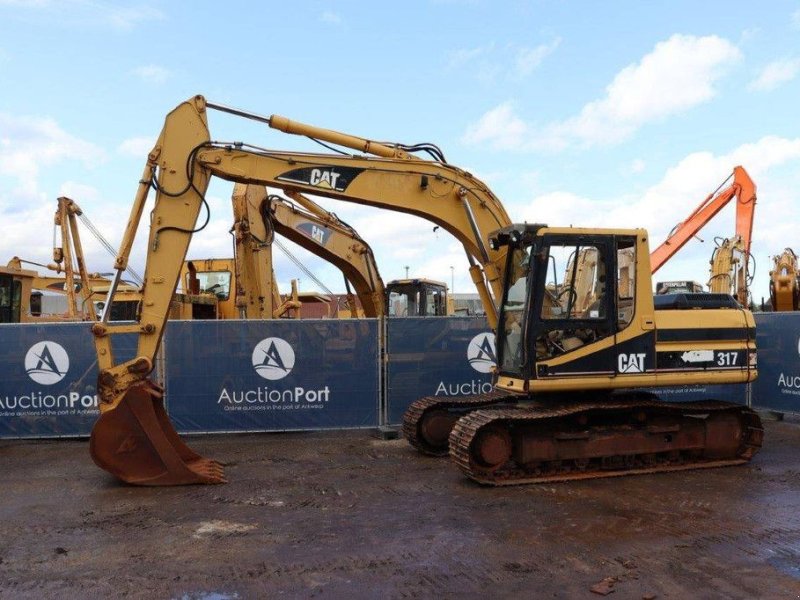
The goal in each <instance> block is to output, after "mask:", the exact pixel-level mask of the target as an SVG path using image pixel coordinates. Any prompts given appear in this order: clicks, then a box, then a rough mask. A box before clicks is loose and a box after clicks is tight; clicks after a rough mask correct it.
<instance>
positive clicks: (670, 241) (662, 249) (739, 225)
mask: <svg viewBox="0 0 800 600" xmlns="http://www.w3.org/2000/svg"><path fill="white" fill-rule="evenodd" d="M731 179H732V180H733V181H732V182H731V183H730V185H727V186H726V184H728V182H729V181H731ZM725 186H726V187H725ZM733 198H736V235H737V236H741V239H742V242H743V246H744V250H745V254H746V255H749V254H750V241H751V238H752V235H753V215H754V213H755V208H756V184H755V183H753V180H752V179H750V176H749V175H748V174H747V171H745V170H744V167H742V166H737V167H734V169H733V173H731V175H730V176H729V177H728V178H727V179H726V180H725V181H723V182H722V184H720V186H719V187H718V188H717V189H716V190H714V191H713V192H712V193H711V194H709V195H708V196H707V197H706V199H705V200H703V201H702V202H701V203H700V205H699V206H698V207H697V208H696V209H695V210H694V211H693V212H692V214H690V215H689V216H688V217H687V218H686V219H685V220H684V221H683V222H681V223H679V224H678V225H677V226H676V227H675V229H673V230H672V232H671V233H670V234H669V236H668V237H667V239H666V240H665V241H664V243H662V244H661V245H660V246H659V247H658V248H656V249H655V250H653V252H651V253H650V266H651V269H652V272H653V273H655V272H656V271H658V270H659V269H660V268H661V267H662V266H663V265H664V263H665V262H667V261H668V260H669V259H670V258H671V257H672V255H673V254H675V253H676V252H677V251H678V250H680V249H681V248H683V246H684V245H685V244H686V242H688V241H689V240H690V239H692V238H693V237H694V236H695V235H697V233H698V232H699V231H700V230H701V229H702V228H703V227H705V225H706V224H707V223H708V222H709V221H710V220H711V219H713V218H714V216H715V215H716V214H717V213H718V212H719V211H720V210H722V209H723V208H724V207H725V206H726V205H727V204H728V202H730V201H731V200H732V199H733Z"/></svg>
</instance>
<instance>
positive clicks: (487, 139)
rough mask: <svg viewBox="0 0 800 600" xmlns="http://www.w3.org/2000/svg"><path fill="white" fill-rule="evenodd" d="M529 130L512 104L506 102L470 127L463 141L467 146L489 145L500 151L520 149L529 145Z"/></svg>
mask: <svg viewBox="0 0 800 600" xmlns="http://www.w3.org/2000/svg"><path fill="white" fill-rule="evenodd" d="M529 129H530V128H529V127H528V125H527V124H526V123H525V122H524V121H523V120H522V119H520V118H519V117H518V116H517V115H516V114H514V108H513V106H512V104H511V102H504V103H503V104H500V105H499V106H496V107H495V108H493V109H492V110H490V111H489V112H487V113H486V114H484V115H483V116H482V117H481V118H480V119H479V120H478V122H477V123H474V124H472V125H470V126H469V127H468V128H467V131H466V133H465V134H464V136H463V138H462V140H463V141H464V142H466V143H467V144H483V143H489V144H490V145H491V146H492V147H493V148H495V149H498V150H511V149H518V148H520V147H524V146H525V145H526V144H527V139H528V134H529Z"/></svg>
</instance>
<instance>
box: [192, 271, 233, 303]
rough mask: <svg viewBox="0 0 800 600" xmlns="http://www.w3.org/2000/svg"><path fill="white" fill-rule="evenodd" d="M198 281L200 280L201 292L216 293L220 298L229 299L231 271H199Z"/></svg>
mask: <svg viewBox="0 0 800 600" xmlns="http://www.w3.org/2000/svg"><path fill="white" fill-rule="evenodd" d="M197 281H199V282H200V292H201V293H203V292H207V293H210V294H214V295H216V296H217V298H219V299H220V300H227V299H228V296H229V295H230V292H231V272H230V271H203V272H200V271H198V272H197Z"/></svg>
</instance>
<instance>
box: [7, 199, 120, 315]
mask: <svg viewBox="0 0 800 600" xmlns="http://www.w3.org/2000/svg"><path fill="white" fill-rule="evenodd" d="M78 218H81V219H82V220H83V221H84V223H89V224H90V226H91V223H90V222H89V221H88V220H87V219H86V217H85V215H84V214H83V211H82V210H81V208H80V207H79V206H78V205H77V203H75V202H74V201H73V200H71V199H70V198H67V197H64V196H62V197H60V198H58V201H57V208H56V211H55V216H54V219H53V223H54V228H55V233H56V234H57V235H55V234H54V236H53V237H54V240H55V239H57V238H60V240H61V244H60V245H56V244H55V243H54V244H53V262H51V263H47V264H43V263H38V262H33V261H28V260H24V259H21V258H19V257H17V256H15V257H13V258H12V259H11V260H10V261H9V262H8V265H7V266H6V267H5V268H3V267H0V323H42V322H52V321H83V320H86V321H88V320H96V319H97V316H96V312H95V307H94V303H93V296H94V294H95V293H96V292H97V291H98V290H102V289H103V288H104V287H105V288H106V289H107V287H108V286H109V285H110V283H111V281H110V279H108V278H106V277H103V276H101V275H100V274H98V273H89V272H88V271H87V268H86V261H85V259H84V255H83V246H82V244H81V238H80V231H79V228H78V222H77V219H78ZM92 230H93V231H96V229H95V228H94V227H92ZM106 243H107V242H106ZM109 247H110V246H109ZM23 264H27V265H31V266H36V267H41V268H44V269H47V270H49V271H53V272H54V273H57V274H59V275H57V276H52V275H40V274H39V273H37V272H36V271H34V270H31V269H25V268H23ZM62 274H63V275H62ZM134 290H135V287H134V286H131V285H128V284H124V285H122V286H120V287H119V289H118V293H119V294H120V296H119V297H118V299H119V300H120V301H122V295H124V294H125V293H127V292H130V291H134ZM43 292H52V293H56V294H59V295H61V296H63V297H65V298H66V310H65V311H64V312H63V313H60V314H47V312H46V311H44V310H43V307H42V293H43Z"/></svg>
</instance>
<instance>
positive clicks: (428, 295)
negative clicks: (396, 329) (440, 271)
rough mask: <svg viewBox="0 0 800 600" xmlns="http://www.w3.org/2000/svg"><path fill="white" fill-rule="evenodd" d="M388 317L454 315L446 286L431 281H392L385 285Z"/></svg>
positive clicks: (423, 279)
mask: <svg viewBox="0 0 800 600" xmlns="http://www.w3.org/2000/svg"><path fill="white" fill-rule="evenodd" d="M385 301H386V306H387V316H389V317H444V316H448V315H453V314H455V308H454V307H453V302H452V299H451V298H450V296H449V295H448V294H447V284H446V283H443V282H441V281H434V280H433V279H425V278H415V279H394V280H392V281H390V282H389V283H387V284H386V300H385Z"/></svg>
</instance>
